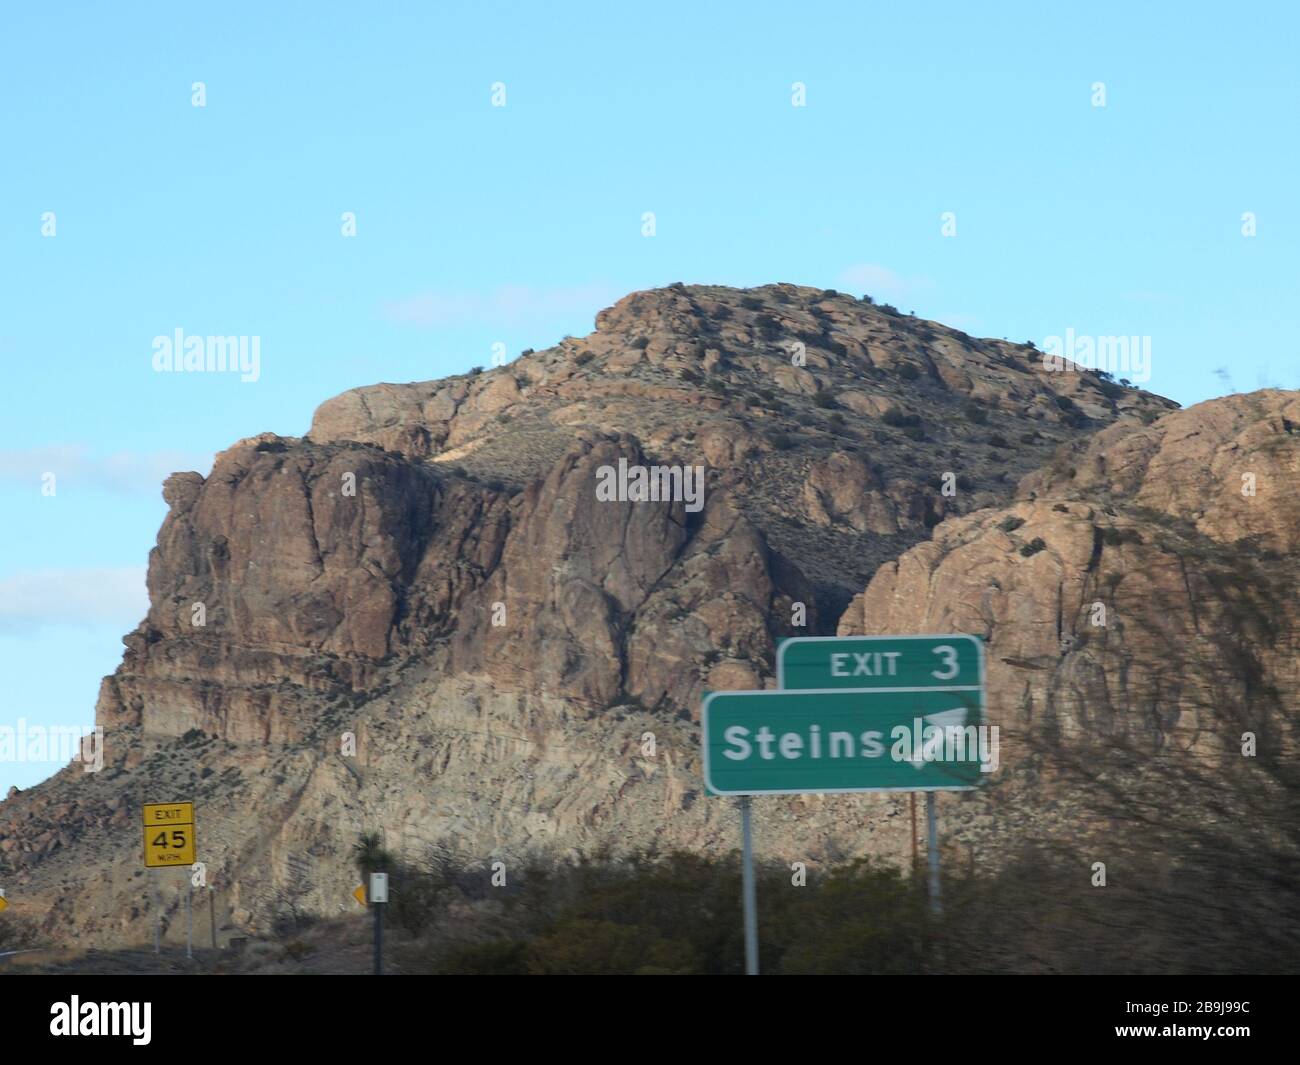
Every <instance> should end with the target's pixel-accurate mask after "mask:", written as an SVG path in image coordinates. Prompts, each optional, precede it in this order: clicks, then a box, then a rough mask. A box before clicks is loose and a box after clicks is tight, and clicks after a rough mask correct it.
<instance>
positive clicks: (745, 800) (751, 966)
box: [740, 795, 758, 976]
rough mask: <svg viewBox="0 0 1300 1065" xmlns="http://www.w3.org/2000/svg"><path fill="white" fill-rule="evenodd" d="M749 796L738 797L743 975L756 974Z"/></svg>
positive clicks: (756, 945)
mask: <svg viewBox="0 0 1300 1065" xmlns="http://www.w3.org/2000/svg"><path fill="white" fill-rule="evenodd" d="M749 822H750V817H749V796H748V795H742V796H741V797H740V846H741V859H742V861H741V894H742V899H741V901H742V903H743V905H744V910H745V975H746V976H757V975H758V904H757V893H756V891H755V889H754V837H753V832H752V830H751V829H750V823H749Z"/></svg>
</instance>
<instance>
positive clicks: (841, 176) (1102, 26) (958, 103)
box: [0, 2, 1300, 789]
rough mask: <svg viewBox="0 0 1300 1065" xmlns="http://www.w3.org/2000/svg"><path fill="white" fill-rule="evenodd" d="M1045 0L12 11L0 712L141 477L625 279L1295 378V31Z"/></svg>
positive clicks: (80, 637) (25, 714) (95, 588)
mask: <svg viewBox="0 0 1300 1065" xmlns="http://www.w3.org/2000/svg"><path fill="white" fill-rule="evenodd" d="M192 6H193V5H191V7H192ZM1056 6H1057V5H1044V4H1041V3H1027V4H992V5H971V4H966V3H943V4H924V3H908V4H890V5H880V4H863V3H849V2H845V3H831V4H816V3H800V4H791V3H780V4H774V3H756V2H749V3H743V4H742V3H719V4H699V3H692V4H680V3H671V2H660V3H656V4H654V5H645V6H644V8H642V9H637V8H635V7H632V6H630V5H611V4H608V3H602V4H596V3H593V4H565V3H549V4H545V5H542V4H535V5H522V4H509V3H498V4H493V5H481V4H455V5H451V4H357V5H342V4H303V5H289V4H275V5H265V4H258V5H245V4H225V5H217V6H210V5H204V8H205V9H202V10H191V9H189V8H185V9H182V8H179V7H177V6H175V5H166V4H131V5H126V10H123V9H121V8H116V7H111V6H103V5H91V4H65V5H60V13H59V14H57V15H55V14H53V13H52V12H51V11H50V10H47V8H51V7H52V5H26V6H24V7H21V8H20V7H17V6H15V5H9V6H7V7H6V8H5V9H3V11H0V144H2V145H3V151H4V155H3V163H2V164H0V366H2V367H3V374H4V382H5V384H6V386H7V387H6V388H5V394H6V399H7V402H6V403H5V405H4V413H3V418H2V419H0V508H3V514H4V517H5V520H4V521H3V522H0V547H3V551H0V669H3V671H4V676H5V678H6V681H7V683H6V684H5V685H4V687H3V690H2V693H0V725H5V724H14V723H16V722H17V720H18V719H20V718H23V719H26V720H27V721H28V722H29V723H60V724H78V723H81V724H89V723H91V721H92V720H93V706H94V700H95V694H96V691H97V689H98V683H99V678H100V677H101V676H103V675H104V674H106V673H109V672H111V671H112V670H113V668H114V667H115V665H116V663H117V661H118V658H119V656H120V652H121V643H120V638H121V636H122V634H123V633H125V632H126V631H128V630H129V629H131V628H132V627H134V625H135V624H136V622H137V621H138V620H139V618H140V616H142V613H143V609H144V592H143V567H144V565H145V562H146V560H147V555H148V550H149V548H150V547H151V546H152V544H153V542H154V537H155V534H156V531H157V527H158V525H159V523H160V522H161V520H162V517H163V515H164V513H165V507H164V505H163V503H162V500H161V497H160V495H159V485H160V483H161V479H162V477H163V476H165V474H166V473H167V472H169V471H170V470H173V469H190V468H198V469H200V472H203V473H207V472H208V466H209V464H210V461H211V456H212V454H213V453H214V452H215V451H217V450H219V449H221V448H223V447H225V446H227V445H229V444H230V443H231V442H233V441H234V440H236V439H238V438H240V437H243V436H248V435H251V434H253V433H257V432H262V431H266V430H272V431H275V432H279V433H282V434H286V435H295V434H301V433H302V432H304V431H305V430H306V429H307V427H308V425H309V422H310V418H311V412H312V410H313V409H314V408H315V407H316V406H317V405H318V404H319V403H320V402H321V401H322V400H324V399H326V398H328V397H329V396H332V395H334V394H336V393H338V392H340V391H342V390H344V389H346V388H350V387H354V386H357V385H362V384H369V383H373V382H375V381H407V380H424V379H429V378H434V377H439V376H443V375H446V374H449V373H458V372H463V371H464V370H466V369H468V368H469V367H470V366H474V365H482V364H485V363H487V362H488V361H489V360H490V357H491V350H492V344H493V343H495V342H501V343H504V344H505V345H506V347H507V350H508V351H509V352H510V353H511V354H512V355H513V354H515V353H517V352H518V351H520V350H521V349H523V348H526V347H533V348H542V347H545V346H547V345H549V344H551V343H554V342H555V341H556V340H558V339H559V338H560V337H562V336H563V335H565V334H568V333H572V334H575V335H581V334H584V333H586V332H589V331H590V330H591V328H592V318H593V316H594V314H595V312H596V311H597V310H599V309H600V308H601V307H603V306H605V305H607V304H608V303H610V302H612V301H613V300H614V299H616V298H617V297H618V296H620V295H622V294H624V293H626V292H628V291H631V290H634V289H640V288H647V287H652V286H657V285H663V284H668V283H671V282H673V281H685V282H688V283H691V282H700V283H720V284H731V285H741V286H743V285H755V284H763V283H767V282H772V281H792V282H797V283H802V284H809V285H818V286H824V287H834V288H839V289H842V290H844V291H852V292H855V293H862V292H864V291H866V292H870V293H871V294H872V295H874V296H876V297H877V298H879V299H886V300H889V301H890V302H892V303H895V304H896V305H898V306H899V307H900V309H902V310H904V311H911V310H914V311H915V312H916V313H917V314H918V315H922V316H924V317H931V318H937V319H939V320H940V321H945V322H949V323H951V324H953V325H956V326H959V327H960V328H963V329H965V330H967V331H968V332H971V333H975V334H978V335H986V336H998V337H1001V336H1005V337H1008V338H1010V339H1013V340H1026V339H1034V340H1036V341H1038V342H1039V343H1040V344H1041V342H1042V340H1043V338H1045V337H1047V336H1049V335H1054V334H1055V335H1060V334H1063V333H1064V331H1065V330H1066V329H1067V328H1072V329H1074V330H1075V331H1076V333H1080V334H1091V335H1103V334H1104V335H1109V334H1123V335H1130V334H1134V335H1143V336H1150V337H1151V338H1152V362H1153V366H1152V369H1153V373H1152V378H1151V381H1150V382H1149V384H1148V386H1147V387H1149V388H1151V389H1152V390H1153V391H1157V392H1160V393H1162V394H1164V395H1167V396H1170V397H1172V398H1174V399H1176V400H1178V401H1179V402H1181V403H1184V404H1188V403H1194V402H1197V401H1199V400H1202V399H1206V398H1209V397H1211V396H1214V395H1219V394H1222V393H1223V392H1225V391H1229V390H1231V389H1237V390H1241V391H1245V390H1250V389H1254V388H1257V387H1260V386H1261V385H1264V384H1276V385H1282V386H1285V387H1290V388H1295V387H1300V370H1298V367H1300V358H1297V351H1296V341H1295V331H1294V328H1293V327H1292V326H1293V322H1292V319H1293V314H1294V309H1295V307H1296V305H1297V300H1296V297H1297V281H1298V273H1300V257H1298V256H1297V255H1296V251H1297V248H1300V241H1298V240H1297V238H1298V237H1300V221H1298V220H1297V216H1296V209H1295V186H1296V174H1297V165H1296V164H1297V154H1298V153H1297V148H1296V138H1295V129H1296V127H1297V104H1298V103H1300V75H1298V74H1297V64H1296V62H1295V57H1294V47H1295V42H1296V40H1297V39H1300V32H1298V31H1300V25H1298V23H1300V18H1298V17H1297V15H1296V14H1295V9H1294V7H1293V6H1291V5H1283V4H1280V3H1277V4H1267V5H1255V4H1249V3H1242V4H1235V5H1232V6H1231V8H1228V9H1225V8H1223V7H1222V6H1221V5H1209V4H1194V3H1193V4H1187V3H1182V4H1153V5H1142V6H1141V7H1139V6H1138V5H1132V4H1130V3H1125V4H1105V3H1092V4H1086V5H1068V7H1067V6H1064V5H1062V6H1061V10H1059V11H1058V10H1054V9H1055V8H1056ZM208 7H211V9H210V10H207V9H206V8H208ZM194 82H203V83H204V86H205V89H206V106H204V107H195V106H192V103H191V98H192V89H191V86H192V84H193V83H194ZM495 82H502V83H504V85H505V92H506V104H505V106H504V107H493V106H492V101H491V91H492V85H493V83H495ZM795 82H802V83H804V85H805V86H806V100H807V104H806V106H804V107H794V106H792V104H791V94H792V85H793V83H795ZM1095 82H1103V83H1104V85H1105V93H1106V106H1105V107H1094V106H1093V97H1094V90H1093V88H1092V86H1093V84H1094V83H1095ZM647 211H650V212H654V214H655V218H656V233H655V235H654V236H653V237H644V236H642V232H641V231H642V215H643V214H644V213H645V212H647ZM46 212H53V213H54V216H55V217H54V225H55V235H54V236H45V235H43V234H42V225H43V221H42V216H43V215H44V214H45V213H46ZM344 212H354V213H355V215H356V224H357V235H356V236H355V237H350V238H349V237H344V236H343V235H342V233H341V216H342V214H343V213H344ZM944 212H953V213H954V214H955V215H956V220H957V234H956V236H955V237H944V236H942V235H941V216H942V214H943V213H944ZM1244 212H1253V213H1254V215H1255V217H1256V219H1257V222H1256V225H1257V233H1256V235H1255V236H1253V237H1245V236H1243V235H1242V232H1241V230H1242V215H1243V213H1244ZM47 228H48V227H47ZM176 328H182V329H184V330H185V331H186V332H187V333H191V334H220V335H246V336H258V337H260V338H261V341H260V342H261V377H260V379H259V380H258V381H256V382H255V383H241V382H240V381H239V380H238V379H237V377H235V376H233V375H232V376H230V377H217V376H213V375H205V374H188V375H187V374H175V375H164V374H158V373H155V372H154V371H153V369H152V365H151V360H152V342H153V338H154V337H155V336H158V335H170V334H171V333H172V332H173V331H174V330H175V329H176ZM45 472H54V473H55V474H56V475H57V477H58V480H57V491H56V495H54V496H53V497H50V496H44V495H42V494H41V475H42V473H45ZM55 768H57V767H55V766H52V765H44V764H32V763H18V764H13V763H8V764H6V763H3V762H0V789H3V788H6V787H7V786H8V785H9V784H10V783H18V784H19V785H21V786H26V785H28V784H31V783H33V782H35V781H36V780H38V779H40V778H42V777H44V776H47V775H48V774H49V773H50V772H52V771H53V770H54V769H55Z"/></svg>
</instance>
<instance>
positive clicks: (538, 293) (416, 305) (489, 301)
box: [380, 282, 619, 327]
mask: <svg viewBox="0 0 1300 1065" xmlns="http://www.w3.org/2000/svg"><path fill="white" fill-rule="evenodd" d="M618 296H619V293H618V292H617V291H616V290H615V289H614V287H613V286H612V285H609V284H605V283H604V282H593V283H591V284H587V285H559V286H553V287H549V288H539V287H536V286H533V285H503V286H501V287H500V288H496V289H494V290H492V291H491V292H464V291H462V292H420V293H416V294H415V295H413V296H408V297H407V298H405V299H400V300H385V301H384V302H383V303H382V304H381V305H380V313H381V314H382V315H383V317H385V318H387V319H388V320H389V321H390V322H397V323H399V324H402V325H417V326H424V327H430V326H446V325H457V324H462V323H465V322H484V323H492V324H500V325H505V326H515V325H520V324H525V323H528V322H531V321H537V320H539V319H545V318H547V317H551V316H555V315H567V314H590V315H591V316H592V317H595V314H596V312H597V311H600V310H603V309H604V308H605V307H608V306H609V305H610V304H611V303H613V302H614V301H615V300H616V299H618Z"/></svg>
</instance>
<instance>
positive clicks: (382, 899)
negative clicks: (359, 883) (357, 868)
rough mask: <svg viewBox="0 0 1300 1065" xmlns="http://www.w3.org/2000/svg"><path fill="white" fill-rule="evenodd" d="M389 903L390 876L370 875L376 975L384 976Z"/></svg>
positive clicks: (384, 874) (385, 874) (382, 874)
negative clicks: (386, 922) (386, 917)
mask: <svg viewBox="0 0 1300 1065" xmlns="http://www.w3.org/2000/svg"><path fill="white" fill-rule="evenodd" d="M387 901H388V874H387V873H371V874H370V905H371V907H372V908H373V909H374V911H375V975H376V976H383V975H384V906H383V904H384V903H386V902H387Z"/></svg>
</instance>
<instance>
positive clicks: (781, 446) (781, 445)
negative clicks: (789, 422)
mask: <svg viewBox="0 0 1300 1065" xmlns="http://www.w3.org/2000/svg"><path fill="white" fill-rule="evenodd" d="M767 440H768V443H770V444H771V445H772V446H773V447H774V448H776V450H777V451H788V450H789V449H790V448H792V447H794V438H793V437H791V436H790V434H789V433H786V432H782V431H781V430H779V429H778V430H777V431H776V432H772V433H768V434H767Z"/></svg>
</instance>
